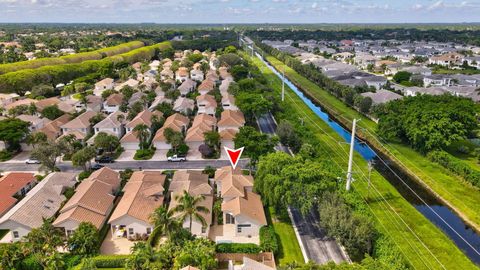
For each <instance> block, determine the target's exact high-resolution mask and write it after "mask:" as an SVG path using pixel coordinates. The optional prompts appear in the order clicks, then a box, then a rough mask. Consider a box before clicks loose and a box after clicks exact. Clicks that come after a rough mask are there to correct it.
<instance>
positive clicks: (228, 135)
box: [219, 128, 238, 141]
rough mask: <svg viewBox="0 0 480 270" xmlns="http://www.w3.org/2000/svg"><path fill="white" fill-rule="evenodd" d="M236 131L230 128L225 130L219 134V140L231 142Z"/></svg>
mask: <svg viewBox="0 0 480 270" xmlns="http://www.w3.org/2000/svg"><path fill="white" fill-rule="evenodd" d="M237 133H238V130H236V129H232V128H227V129H224V130H222V131H220V132H219V134H220V138H221V139H222V140H229V141H233V139H235V136H237Z"/></svg>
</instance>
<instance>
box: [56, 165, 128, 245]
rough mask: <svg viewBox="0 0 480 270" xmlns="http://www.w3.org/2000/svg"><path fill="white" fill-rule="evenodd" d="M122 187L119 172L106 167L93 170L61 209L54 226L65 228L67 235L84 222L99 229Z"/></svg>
mask: <svg viewBox="0 0 480 270" xmlns="http://www.w3.org/2000/svg"><path fill="white" fill-rule="evenodd" d="M119 187H120V174H119V173H118V172H116V171H114V170H112V169H110V168H107V167H103V168H101V169H100V170H98V171H95V172H93V173H92V174H91V175H90V176H89V177H88V178H87V179H85V180H83V181H82V182H81V183H80V185H78V187H77V188H76V190H75V194H73V196H72V197H71V198H70V200H68V202H67V203H66V204H65V205H64V206H63V208H62V209H61V210H60V212H59V213H60V214H59V215H58V217H57V219H56V220H55V221H54V222H53V225H54V226H55V227H59V228H63V230H65V234H66V235H67V236H69V235H71V234H72V233H73V231H75V230H76V229H77V228H78V225H80V223H82V222H90V223H92V224H93V225H94V226H95V227H96V228H97V229H99V230H100V229H101V228H102V226H103V225H104V224H105V221H106V219H107V217H108V215H109V214H110V213H111V211H112V208H113V202H114V200H115V196H116V193H117V191H118V188H119Z"/></svg>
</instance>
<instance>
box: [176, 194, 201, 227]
mask: <svg viewBox="0 0 480 270" xmlns="http://www.w3.org/2000/svg"><path fill="white" fill-rule="evenodd" d="M175 200H176V201H177V203H178V204H177V205H176V206H175V207H174V208H173V209H172V212H174V213H181V215H180V222H182V223H183V222H185V220H187V218H188V219H189V222H190V224H189V230H190V233H191V232H192V221H193V219H196V220H197V221H200V223H202V226H204V227H206V226H207V222H206V221H205V218H204V217H202V215H201V214H202V213H204V214H208V213H210V210H208V208H206V207H205V206H201V205H198V204H199V203H200V202H201V201H203V200H205V196H203V195H198V196H192V195H190V194H189V193H188V192H187V191H185V190H184V191H183V195H182V196H179V195H177V196H175Z"/></svg>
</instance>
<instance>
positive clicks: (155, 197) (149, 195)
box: [109, 171, 165, 224]
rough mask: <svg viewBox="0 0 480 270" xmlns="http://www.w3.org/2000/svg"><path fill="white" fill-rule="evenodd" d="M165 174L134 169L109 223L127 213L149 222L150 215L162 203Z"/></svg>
mask: <svg viewBox="0 0 480 270" xmlns="http://www.w3.org/2000/svg"><path fill="white" fill-rule="evenodd" d="M164 184H165V175H163V174H162V173H161V172H158V171H136V172H134V173H133V174H132V176H131V177H130V180H129V181H128V182H127V184H126V185H125V188H124V189H123V190H124V195H123V197H122V199H121V200H120V202H119V203H118V206H117V207H116V208H115V211H114V212H113V213H112V216H111V217H110V220H109V223H111V222H113V221H115V220H116V219H118V218H121V217H123V216H125V215H129V216H131V217H134V218H136V219H138V220H141V221H144V222H146V223H147V224H148V223H150V215H151V213H153V211H154V210H155V209H156V208H158V207H160V206H161V205H162V204H163V200H164V197H163V191H164V189H163V185H164Z"/></svg>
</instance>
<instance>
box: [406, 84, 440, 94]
mask: <svg viewBox="0 0 480 270" xmlns="http://www.w3.org/2000/svg"><path fill="white" fill-rule="evenodd" d="M403 93H404V95H405V96H416V95H432V96H437V95H443V94H445V93H447V91H445V89H443V88H442V87H426V88H425V87H418V86H412V87H407V88H405V89H403Z"/></svg>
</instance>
